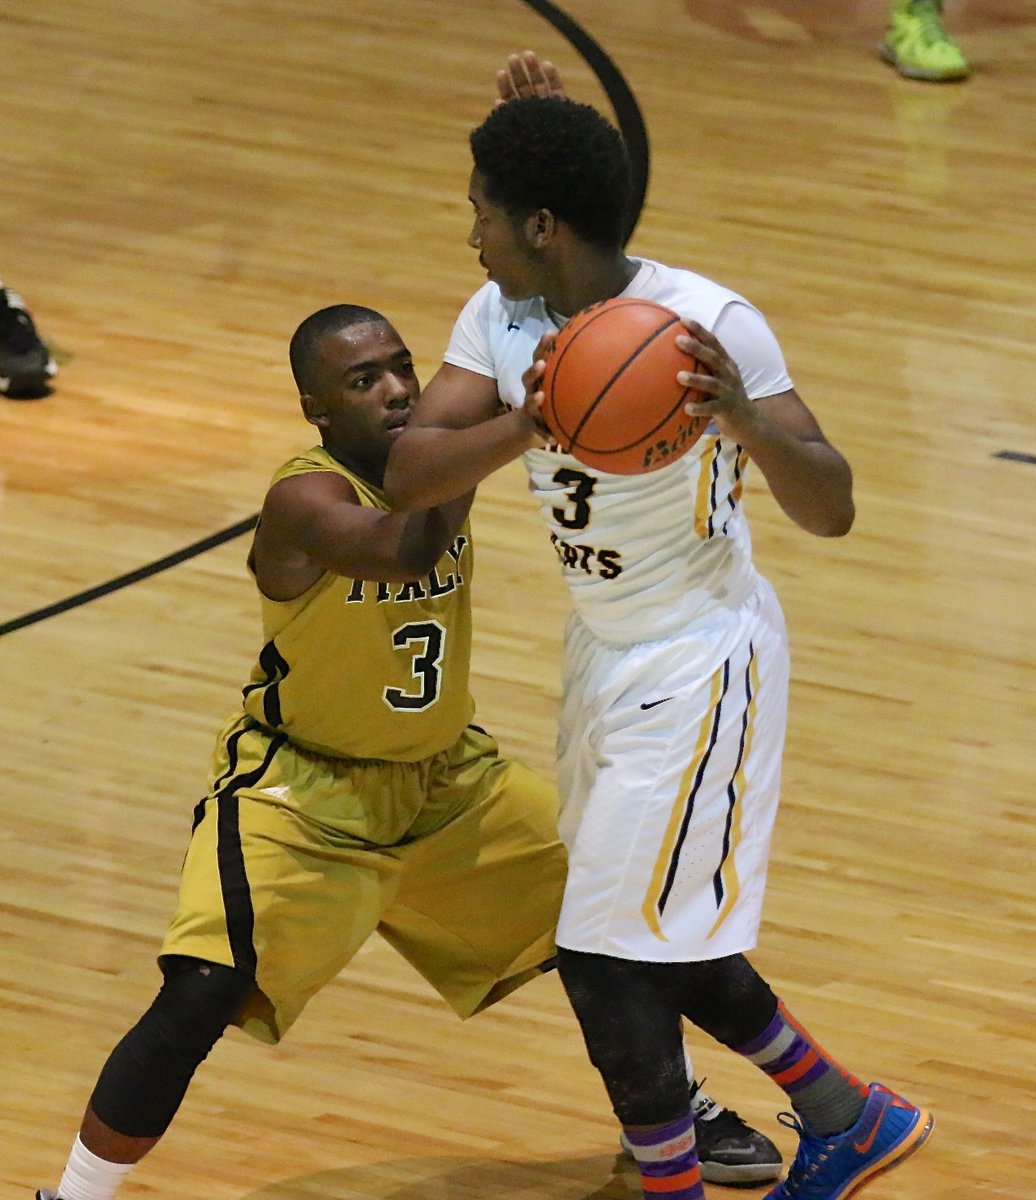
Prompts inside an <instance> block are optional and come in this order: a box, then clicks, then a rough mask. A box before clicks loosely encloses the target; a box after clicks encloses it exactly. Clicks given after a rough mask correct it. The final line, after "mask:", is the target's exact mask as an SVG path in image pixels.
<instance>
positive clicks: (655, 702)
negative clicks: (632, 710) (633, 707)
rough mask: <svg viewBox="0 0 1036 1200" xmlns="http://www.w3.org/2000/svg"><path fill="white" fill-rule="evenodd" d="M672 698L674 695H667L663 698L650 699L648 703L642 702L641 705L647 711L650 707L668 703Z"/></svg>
mask: <svg viewBox="0 0 1036 1200" xmlns="http://www.w3.org/2000/svg"><path fill="white" fill-rule="evenodd" d="M670 700H672V696H665V697H663V698H662V699H661V700H649V701H648V702H647V704H642V705H641V706H640V707H641V708H642V709H643V710H644V711H645V712H647V710H648V709H649V708H657V707H658V706H659V705H660V704H668V703H669V701H670Z"/></svg>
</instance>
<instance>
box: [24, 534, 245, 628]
mask: <svg viewBox="0 0 1036 1200" xmlns="http://www.w3.org/2000/svg"><path fill="white" fill-rule="evenodd" d="M258 521H259V514H258V513H255V514H253V515H252V516H250V517H246V518H245V519H244V520H243V521H238V522H237V523H236V524H235V525H228V526H227V528H226V529H221V530H220V531H219V533H213V534H210V535H209V536H208V537H204V538H202V539H201V541H198V542H192V543H191V545H189V546H184V548H183V549H182V550H177V551H175V552H174V553H173V554H167V555H166V556H165V557H164V558H156V559H155V561H154V562H150V563H148V564H147V565H146V566H143V567H138V568H137V569H136V570H135V571H129V572H128V573H127V574H125V575H117V576H116V577H115V578H114V579H109V580H108V581H107V583H99V584H97V586H96V587H92V588H87V589H86V591H85V592H77V593H76V594H75V595H74V596H68V597H67V598H66V599H64V600H58V601H57V603H56V604H48V605H47V606H46V608H37V609H36V611H35V612H30V613H25V614H24V615H23V616H20V617H15V618H14V619H13V620H11V621H5V622H4V623H3V624H2V625H0V637H3V636H4V634H7V633H14V631H15V630H16V629H24V628H25V627H26V626H27V625H35V624H36V622H37V621H45V620H46V619H47V618H48V617H56V616H57V615H58V614H59V613H63V612H68V610H69V609H71V608H78V607H79V606H80V605H81V604H88V603H89V602H90V601H91V600H98V599H100V597H101V596H108V595H110V594H111V593H112V592H117V591H118V590H119V589H120V588H124V587H129V585H130V584H131V583H139V582H140V581H141V580H142V579H148V578H149V577H150V576H152V575H157V574H158V573H159V571H165V570H166V569H167V568H169V567H175V566H176V565H177V563H182V562H185V561H186V560H187V559H189V558H194V557H195V555H198V554H204V553H205V551H206V550H213V549H215V547H216V546H222V545H223V543H224V542H229V541H232V540H233V539H234V538H236V537H240V536H241V534H243V533H248V531H249V530H251V529H254V528H255V527H256V525H257V524H258Z"/></svg>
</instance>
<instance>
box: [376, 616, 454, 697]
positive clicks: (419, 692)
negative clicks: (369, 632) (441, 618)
mask: <svg viewBox="0 0 1036 1200" xmlns="http://www.w3.org/2000/svg"><path fill="white" fill-rule="evenodd" d="M445 644H446V630H445V629H444V628H443V627H442V626H441V625H440V624H439V622H438V621H412V622H411V623H410V624H409V625H400V627H399V628H398V629H397V630H395V631H394V632H393V634H392V645H393V646H395V647H396V649H397V650H409V649H410V647H412V646H414V645H416V646H417V647H418V650H417V652H416V653H414V655H413V661H412V662H411V664H410V673H411V674H412V675H413V677H414V679H415V681H416V683H417V688H416V690H414V691H410V692H405V691H403V689H402V688H395V687H387V688H386V689H385V690H384V692H382V697H383V699H384V701H385V703H386V704H387V705H388V706H389V708H398V709H401V710H403V711H404V712H421V711H423V710H424V709H426V708H431V706H432V705H433V704H434V703H435V702H436V700H438V699H439V689H440V685H441V683H442V654H443V646H444V645H445Z"/></svg>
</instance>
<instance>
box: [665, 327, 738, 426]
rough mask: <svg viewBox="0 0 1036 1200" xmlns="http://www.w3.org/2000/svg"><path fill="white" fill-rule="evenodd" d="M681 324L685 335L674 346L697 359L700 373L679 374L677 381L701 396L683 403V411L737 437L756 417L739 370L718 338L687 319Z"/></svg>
mask: <svg viewBox="0 0 1036 1200" xmlns="http://www.w3.org/2000/svg"><path fill="white" fill-rule="evenodd" d="M680 323H681V324H682V325H683V327H684V328H685V329H686V330H687V333H686V334H681V335H679V336H678V337H677V339H676V344H677V345H678V346H679V347H680V349H681V350H683V351H684V352H685V353H687V354H690V355H692V356H693V357H694V358H695V359H697V360H698V365H699V373H697V374H695V373H692V372H690V371H680V372H679V373H678V374H677V376H676V378H677V381H678V382H679V383H680V385H681V386H682V387H689V388H694V389H695V391H700V392H702V393H703V395H702V396H700V397H699V399H698V400H696V401H692V402H690V403H688V404H685V405H684V411H685V412H687V413H689V414H690V416H692V417H709V418H710V419H712V420H714V421H715V422H716V424H717V425H718V426H719V428H720V430H721V432H723V433H726V434H733V435H736V433H737V430H738V427H739V425H740V424H741V423H742V422H745V421H751V420H752V419H753V417H754V416H755V411H754V408H755V406H754V405H753V404H752V402H751V400H749V399H748V394H747V393H746V391H745V385H744V383H743V382H742V380H741V371H740V370H739V368H738V365H737V363H736V362H734V360H733V359H732V358H731V357H730V355H729V354H728V353H727V352H726V350H724V349H723V347H722V346H721V345H720V343H719V339H718V338H716V337H715V336H714V335H713V334H711V333H710V332H709V331H708V330H707V329H706V328H705V327H704V326H702V325H699V324H698V322H697V321H691V320H689V319H684V320H682V321H681V322H680Z"/></svg>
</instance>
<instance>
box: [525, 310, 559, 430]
mask: <svg viewBox="0 0 1036 1200" xmlns="http://www.w3.org/2000/svg"><path fill="white" fill-rule="evenodd" d="M555 337H557V334H554V333H545V334H544V335H543V337H541V338H540V340H539V341H538V342H537V343H536V349H535V350H534V351H533V355H532V365H531V366H529V367H526V369H525V370H524V371H523V372H522V383H523V384H524V385H525V404H524V406H523V408H522V411H523V412H524V413H525V415H526V416H527V417H528V418H529V421H530V423H531V424H532V426H533V427H534V428H535V430H536V432H537V433H538V434H539V435H540V441H539V443H538V444H539V445H541V446H542V445H543V444H544V443H548V444H553V442H554V436H553V434H552V433H551V432H550V430H549V429H548V428H547V426H546V425H545V424H544V423H543V415H542V413H541V412H540V409H541V408H542V407H543V400H544V393H543V372H544V371H545V370H546V369H547V353H548V351H549V350H550V348H551V346H553V345H554V339H555Z"/></svg>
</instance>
